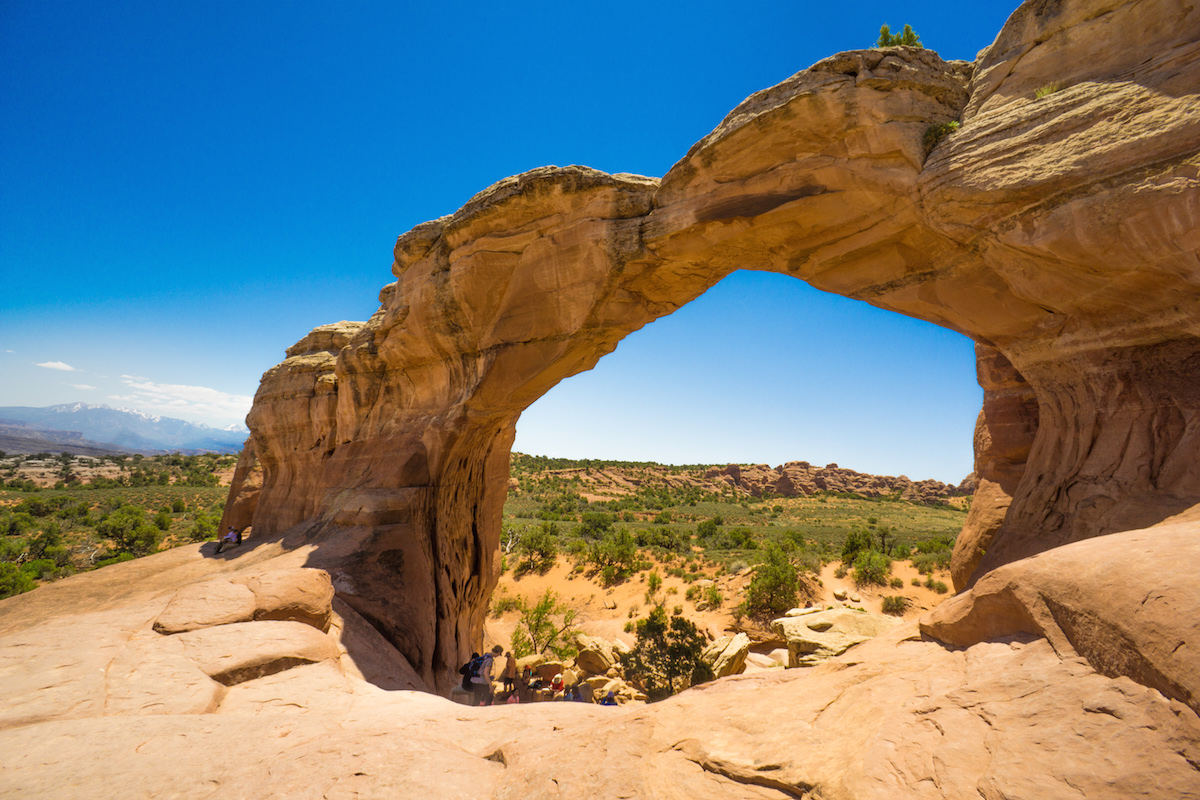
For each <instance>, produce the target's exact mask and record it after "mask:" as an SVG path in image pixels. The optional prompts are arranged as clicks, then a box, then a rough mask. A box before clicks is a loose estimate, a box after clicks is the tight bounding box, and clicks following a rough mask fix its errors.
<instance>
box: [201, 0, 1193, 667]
mask: <svg viewBox="0 0 1200 800" xmlns="http://www.w3.org/2000/svg"><path fill="white" fill-rule="evenodd" d="M1198 41H1200V11H1198V10H1197V9H1196V8H1194V7H1190V6H1188V7H1184V6H1182V5H1180V4H1178V3H1174V2H1168V1H1167V0H1151V2H1143V3H1132V2H1101V1H1100V0H1062V1H1061V2H1054V3H1031V4H1027V5H1025V6H1023V7H1022V8H1021V9H1020V10H1019V11H1018V13H1016V14H1014V16H1013V18H1012V19H1011V20H1010V22H1009V23H1008V24H1007V25H1006V26H1005V28H1004V30H1003V31H1001V33H1000V35H999V37H998V38H997V40H996V42H995V43H994V44H993V45H992V47H990V48H988V49H987V50H985V51H984V52H983V53H981V55H980V57H979V59H978V60H977V61H976V62H975V63H974V64H967V63H964V62H951V63H947V62H943V61H941V60H940V59H939V58H938V57H937V56H936V54H934V53H932V52H930V51H912V50H907V49H903V48H897V49H888V50H882V51H881V50H870V51H860V52H851V53H842V54H839V55H837V56H833V57H831V58H829V59H826V60H824V61H822V62H820V63H818V64H816V65H814V66H813V67H811V68H810V69H808V70H805V71H803V72H800V73H798V74H796V75H795V76H793V77H792V78H789V79H788V80H786V81H784V82H783V83H781V84H779V85H778V86H775V87H772V88H770V89H767V90H764V91H762V92H759V93H757V94H755V95H753V96H751V97H750V98H748V99H747V100H746V101H745V102H743V103H742V104H741V105H739V106H738V107H737V108H736V109H734V110H733V111H732V112H731V113H730V114H729V116H728V117H726V119H725V120H724V121H723V122H722V123H721V124H720V125H719V126H718V127H717V129H716V130H714V131H713V132H712V133H711V134H709V135H708V136H706V137H705V138H704V139H702V140H701V141H700V142H698V143H697V144H696V145H695V146H694V147H693V148H692V149H691V150H690V151H689V152H688V153H687V154H686V156H685V157H684V158H683V159H682V160H681V161H680V162H679V163H678V164H676V165H675V166H674V167H673V168H672V169H671V170H670V172H668V174H667V175H666V176H664V177H663V179H662V180H661V181H659V180H657V179H653V178H644V177H640V176H633V175H606V174H603V173H600V172H597V171H595V170H590V169H587V168H584V167H566V168H561V169H560V168H553V167H547V168H542V169H538V170H534V171H532V172H529V173H526V174H523V175H519V176H516V177H513V178H508V179H505V180H504V181H501V182H500V183H498V184H496V185H494V186H492V187H489V188H488V189H486V190H484V191H483V192H481V193H480V194H478V195H477V196H476V197H474V198H472V199H471V200H470V201H469V202H468V203H467V204H466V205H464V206H463V208H461V209H460V210H459V211H457V212H455V213H454V214H453V215H451V216H449V217H444V218H442V219H439V220H435V221H432V222H428V223H425V224H423V225H420V226H418V227H417V228H415V229H413V230H412V231H410V232H409V233H407V234H405V235H403V236H402V237H400V239H399V240H398V242H397V244H396V247H395V264H394V267H393V273H394V274H395V276H396V279H397V280H396V282H395V283H393V284H390V285H388V286H386V287H384V289H383V291H382V292H381V293H380V303H381V305H380V308H379V310H378V311H377V312H376V313H375V314H374V315H373V316H372V318H371V319H370V320H369V321H367V322H366V323H364V324H362V325H361V326H359V325H358V324H357V323H340V324H339V325H338V326H333V328H332V329H327V328H322V329H318V330H317V331H314V333H313V334H311V335H310V336H308V337H306V338H305V340H303V341H302V342H300V343H298V344H297V345H296V346H295V347H293V348H291V349H289V351H288V358H287V360H285V361H284V362H283V363H282V364H280V365H279V366H278V367H276V368H274V369H273V370H271V371H269V372H268V373H267V375H265V376H264V379H263V384H262V387H261V388H260V390H259V393H258V396H257V397H256V401H255V406H254V409H253V411H252V412H251V414H250V417H249V419H248V422H249V424H250V428H251V431H252V444H253V451H252V453H251V454H250V455H249V456H247V457H246V458H245V459H244V461H243V464H241V465H239V469H238V475H237V477H236V479H235V486H234V487H233V489H232V491H231V498H230V503H229V508H230V511H229V512H228V515H229V517H230V519H231V520H232V519H234V518H236V519H237V521H238V522H239V523H240V522H244V521H245V518H246V515H247V514H250V515H251V521H252V523H253V529H254V532H255V536H260V535H262V536H267V537H273V536H278V535H281V534H283V533H284V532H285V531H287V532H289V536H290V537H291V538H289V539H287V540H286V541H289V542H293V543H295V544H296V545H297V546H298V545H299V544H300V543H304V544H306V545H311V546H313V547H314V550H313V551H312V553H311V556H310V559H309V562H308V564H309V566H313V567H318V568H322V569H326V570H327V571H328V572H329V573H330V574H331V576H332V578H333V583H334V586H335V588H336V589H337V592H338V595H339V597H340V598H341V599H342V600H344V601H345V602H346V603H347V604H349V605H350V606H351V607H353V608H354V609H355V610H356V612H357V613H359V614H360V615H361V616H362V617H363V618H365V619H367V620H369V621H370V622H371V623H372V624H373V625H374V626H375V627H376V628H377V629H378V630H379V631H381V632H382V633H383V634H384V635H385V636H386V637H387V639H388V640H389V641H391V642H392V643H393V644H394V645H395V646H396V647H397V648H398V649H399V650H400V651H401V652H403V653H404V655H405V656H406V657H407V658H408V660H409V661H410V663H411V664H412V665H413V667H414V668H415V669H416V670H417V672H418V674H420V675H421V676H422V678H423V679H424V680H425V681H427V682H428V683H430V685H432V686H436V687H438V688H439V689H442V690H445V689H448V688H449V686H450V685H451V684H452V683H453V682H454V672H453V670H454V668H455V667H456V666H457V665H458V664H459V663H461V662H462V661H463V660H464V659H465V657H466V655H467V654H468V653H469V652H471V650H472V648H473V647H477V645H478V642H479V639H480V635H481V631H482V618H483V613H484V609H485V606H486V601H487V598H488V596H489V594H490V592H491V590H492V588H493V586H494V584H495V580H496V568H497V563H498V562H497V556H496V553H497V546H498V537H499V521H500V510H501V506H502V503H503V499H504V493H505V486H506V479H507V469H508V453H509V448H510V445H511V442H512V438H513V434H514V430H515V423H516V420H517V418H518V416H519V415H520V413H521V411H522V410H523V409H524V408H526V407H527V406H528V405H529V404H531V403H532V402H533V401H534V400H536V399H537V398H538V397H540V396H541V395H542V394H543V393H544V392H545V391H547V390H548V389H549V388H550V387H551V386H553V385H554V384H555V383H557V382H558V381H560V380H562V379H563V378H565V377H567V376H569V375H572V374H575V373H577V372H579V371H581V370H585V369H588V368H590V367H591V366H593V365H594V364H595V363H596V361H597V360H598V359H599V358H601V357H602V356H603V355H605V354H606V353H608V352H610V351H611V350H612V349H613V348H614V347H615V345H616V343H617V342H618V341H619V340H620V339H621V338H622V337H623V336H625V335H627V334H628V333H630V332H631V331H633V330H636V329H638V328H640V327H642V326H643V325H645V324H646V323H647V322H649V321H651V320H653V319H655V318H657V317H660V316H662V315H665V314H669V313H670V312H672V311H673V310H675V309H676V308H678V307H679V306H681V305H683V304H685V303H687V302H689V301H690V300H692V299H693V298H695V297H696V296H697V295H699V294H700V293H701V292H703V291H704V290H706V289H707V288H708V287H710V286H711V285H712V284H713V283H715V282H716V281H718V280H720V279H721V278H722V277H724V276H725V275H727V274H728V273H730V272H731V271H733V270H735V269H740V268H750V269H762V270H772V271H777V272H782V273H785V274H790V275H794V276H796V277H798V278H801V279H803V280H806V281H808V282H809V283H811V284H812V285H814V286H817V287H818V288H821V289H825V290H828V291H834V292H838V293H841V294H845V295H847V296H850V297H855V298H858V299H862V300H865V301H868V302H871V303H873V304H875V305H877V306H880V307H883V308H888V309H892V310H895V311H898V312H901V313H904V314H909V315H911V316H915V317H918V318H921V319H925V320H929V321H932V322H935V323H937V324H941V325H945V326H947V327H950V328H953V329H955V330H958V331H961V332H963V333H965V334H967V335H969V336H971V337H972V338H974V339H975V340H976V341H977V342H979V343H980V351H979V353H980V354H979V363H980V379H981V383H983V385H984V389H985V402H984V409H983V412H982V415H981V420H980V427H979V430H978V431H977V436H976V445H977V461H978V473H979V478H978V493H977V497H976V508H974V510H973V512H972V516H971V518H970V521H969V522H968V526H967V528H968V529H967V532H966V534H965V535H964V536H963V537H962V539H961V544H960V548H959V551H958V552H957V553H956V555H955V560H954V576H955V583H956V585H957V586H958V587H959V588H964V587H967V586H969V585H970V584H971V583H972V582H973V581H974V580H977V579H978V578H979V576H980V575H983V574H986V573H987V572H988V571H990V570H992V569H995V568H996V567H998V566H1000V565H1003V564H1005V563H1009V562H1011V561H1014V560H1017V559H1020V558H1022V557H1024V556H1027V555H1031V554H1033V553H1036V552H1040V551H1043V550H1046V549H1049V548H1052V547H1055V546H1058V545H1061V544H1065V543H1068V542H1072V541H1078V540H1081V539H1085V538H1088V537H1091V536H1095V535H1099V534H1104V533H1109V532H1113V531H1118V530H1125V529H1129V528H1136V527H1145V526H1147V525H1151V524H1153V523H1155V522H1158V521H1160V520H1161V519H1163V518H1165V517H1167V516H1170V515H1171V514H1174V513H1178V512H1179V511H1181V510H1183V509H1185V508H1187V507H1189V506H1192V505H1195V504H1196V503H1200V468H1197V466H1196V465H1197V464H1200V457H1198V456H1200V378H1198V376H1200V311H1198V309H1200V260H1198V257H1197V251H1198V250H1200V233H1198V232H1200V181H1198V179H1197V175H1198V173H1200V155H1198V153H1200V100H1198V98H1197V94H1196V86H1197V85H1200V75H1198V74H1197V73H1198V71H1200V67H1197V64H1198V63H1200V61H1198V59H1197V52H1198V48H1200V45H1198V44H1197V42H1198ZM1146 53H1154V54H1155V55H1154V57H1150V58H1147V57H1146V55H1145V54H1146ZM1056 82H1057V83H1062V88H1061V89H1060V90H1059V91H1057V92H1055V93H1052V94H1050V95H1048V96H1047V97H1044V98H1042V99H1036V98H1035V97H1034V93H1035V91H1036V89H1038V88H1040V87H1042V86H1043V85H1045V84H1048V83H1056ZM954 119H961V120H962V123H963V124H962V127H961V129H960V130H959V131H957V132H956V133H953V134H952V135H950V136H949V137H947V138H945V139H944V140H942V141H941V142H940V143H938V144H937V146H936V147H935V148H934V149H933V150H932V152H930V153H927V152H926V149H925V144H924V143H923V136H924V134H925V132H926V131H927V130H928V129H929V127H930V126H931V125H932V124H934V123H941V122H945V121H947V120H954ZM258 476H261V477H258ZM258 485H261V488H256V487H257V486H258ZM222 524H223V525H224V524H229V522H228V521H226V522H223V523H222Z"/></svg>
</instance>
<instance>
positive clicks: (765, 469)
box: [704, 461, 971, 503]
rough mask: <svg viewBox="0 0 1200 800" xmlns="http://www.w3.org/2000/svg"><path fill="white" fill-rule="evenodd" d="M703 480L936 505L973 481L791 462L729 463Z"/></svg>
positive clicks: (756, 489)
mask: <svg viewBox="0 0 1200 800" xmlns="http://www.w3.org/2000/svg"><path fill="white" fill-rule="evenodd" d="M704 477H705V479H706V480H707V481H712V482H715V483H716V485H717V486H718V487H720V485H721V484H724V485H725V486H728V487H731V488H735V489H739V490H741V491H744V492H747V493H748V494H752V495H754V496H755V497H762V496H763V495H764V494H765V493H767V492H770V493H771V494H773V495H775V496H777V497H798V496H800V495H810V494H815V493H817V492H853V493H855V494H858V495H862V496H863V497H897V498H899V499H901V500H907V501H909V502H912V503H936V502H939V501H945V500H948V499H949V498H951V497H959V496H961V495H966V494H970V492H969V491H967V490H966V488H965V486H966V484H968V483H970V482H971V480H970V478H968V479H967V480H965V481H963V484H964V486H963V487H958V486H952V485H950V484H948V483H942V482H941V481H934V480H921V481H913V480H910V479H909V478H908V476H907V475H901V476H899V477H892V476H891V475H866V474H864V473H861V472H855V471H854V470H852V469H844V468H842V467H839V466H838V465H837V464H826V465H825V466H824V467H814V466H813V465H812V464H809V463H808V462H807V461H789V462H788V463H786V464H783V465H781V466H778V467H775V468H771V467H769V466H767V465H766V464H753V465H749V466H742V465H740V464H729V465H728V466H725V467H723V468H714V469H710V470H708V471H707V472H706V473H705V474H704Z"/></svg>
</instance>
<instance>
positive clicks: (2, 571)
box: [0, 563, 37, 598]
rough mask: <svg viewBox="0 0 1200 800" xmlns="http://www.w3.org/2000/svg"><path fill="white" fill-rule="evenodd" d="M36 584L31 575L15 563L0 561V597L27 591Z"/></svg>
mask: <svg viewBox="0 0 1200 800" xmlns="http://www.w3.org/2000/svg"><path fill="white" fill-rule="evenodd" d="M36 585H37V584H36V583H34V581H33V577H32V576H30V575H29V573H28V572H25V571H24V570H22V569H21V568H20V567H18V566H17V565H16V564H7V563H0V598H4V597H12V596H13V595H14V594H21V593H22V592H28V591H30V590H31V589H33V588H34V587H35V586H36Z"/></svg>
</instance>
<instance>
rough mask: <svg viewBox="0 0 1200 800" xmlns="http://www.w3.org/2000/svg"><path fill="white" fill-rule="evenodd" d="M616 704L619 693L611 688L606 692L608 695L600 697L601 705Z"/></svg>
mask: <svg viewBox="0 0 1200 800" xmlns="http://www.w3.org/2000/svg"><path fill="white" fill-rule="evenodd" d="M616 704H617V693H616V692H614V691H612V690H611V689H610V690H609V692H608V694H606V695H604V697H601V698H600V705H602V706H615V705H616Z"/></svg>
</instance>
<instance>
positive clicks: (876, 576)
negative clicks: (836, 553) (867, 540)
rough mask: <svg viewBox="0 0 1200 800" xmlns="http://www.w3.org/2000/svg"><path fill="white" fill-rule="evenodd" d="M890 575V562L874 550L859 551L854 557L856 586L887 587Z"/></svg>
mask: <svg viewBox="0 0 1200 800" xmlns="http://www.w3.org/2000/svg"><path fill="white" fill-rule="evenodd" d="M891 573H892V560H891V559H890V558H888V557H887V556H885V555H884V554H883V553H877V552H875V551H874V550H863V551H860V552H859V554H858V555H857V556H855V557H854V584H855V585H856V586H887V582H888V576H889V575H891Z"/></svg>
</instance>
